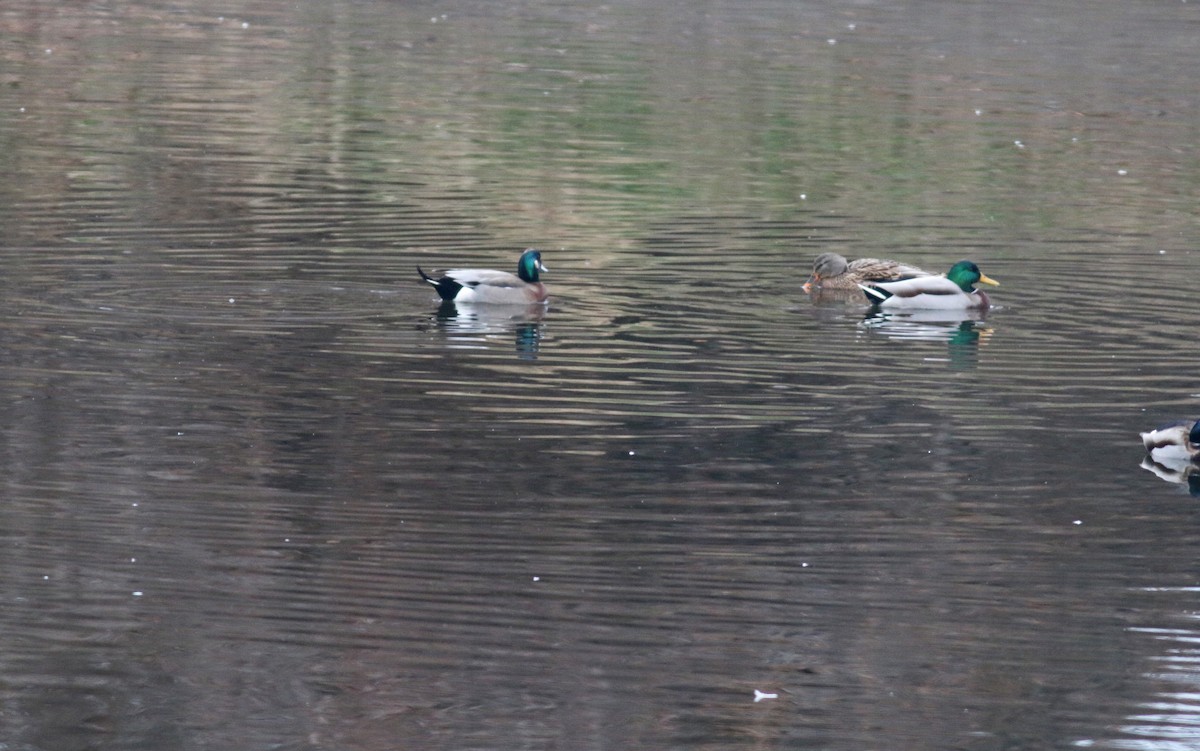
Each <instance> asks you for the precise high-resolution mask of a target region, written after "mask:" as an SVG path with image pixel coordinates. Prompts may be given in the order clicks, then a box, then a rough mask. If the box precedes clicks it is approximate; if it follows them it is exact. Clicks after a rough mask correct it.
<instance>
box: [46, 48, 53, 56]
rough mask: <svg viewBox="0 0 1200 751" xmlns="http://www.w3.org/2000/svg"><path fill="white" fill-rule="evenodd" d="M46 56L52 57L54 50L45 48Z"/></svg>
mask: <svg viewBox="0 0 1200 751" xmlns="http://www.w3.org/2000/svg"><path fill="white" fill-rule="evenodd" d="M46 54H47V55H53V54H54V50H53V49H51V48H49V47H47V48H46Z"/></svg>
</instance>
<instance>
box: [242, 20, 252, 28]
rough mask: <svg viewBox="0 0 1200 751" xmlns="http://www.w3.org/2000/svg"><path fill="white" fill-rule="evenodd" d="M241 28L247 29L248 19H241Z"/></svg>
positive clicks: (248, 25)
mask: <svg viewBox="0 0 1200 751" xmlns="http://www.w3.org/2000/svg"><path fill="white" fill-rule="evenodd" d="M242 28H243V29H248V28H250V22H249V21H242Z"/></svg>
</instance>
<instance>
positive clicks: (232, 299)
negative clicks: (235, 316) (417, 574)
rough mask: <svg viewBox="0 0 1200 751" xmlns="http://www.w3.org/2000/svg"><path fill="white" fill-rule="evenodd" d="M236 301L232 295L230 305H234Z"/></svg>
mask: <svg viewBox="0 0 1200 751" xmlns="http://www.w3.org/2000/svg"><path fill="white" fill-rule="evenodd" d="M234 302H236V301H235V299H234V298H232V297H231V298H229V304H230V305H233V303H234Z"/></svg>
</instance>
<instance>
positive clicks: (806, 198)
mask: <svg viewBox="0 0 1200 751" xmlns="http://www.w3.org/2000/svg"><path fill="white" fill-rule="evenodd" d="M800 200H801V201H807V200H808V194H807V193H801V194H800Z"/></svg>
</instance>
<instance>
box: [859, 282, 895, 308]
mask: <svg viewBox="0 0 1200 751" xmlns="http://www.w3.org/2000/svg"><path fill="white" fill-rule="evenodd" d="M858 286H859V288H860V289H861V290H862V291H863V294H864V295H866V296H867V302H869V303H871V304H872V305H878V304H879V303H881V302H883V301H884V300H886V299H888V298H889V297H891V296H892V293H891V292H888V291H887V290H886V289H883V288H882V287H876V286H875V285H874V284H860V285H858Z"/></svg>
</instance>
